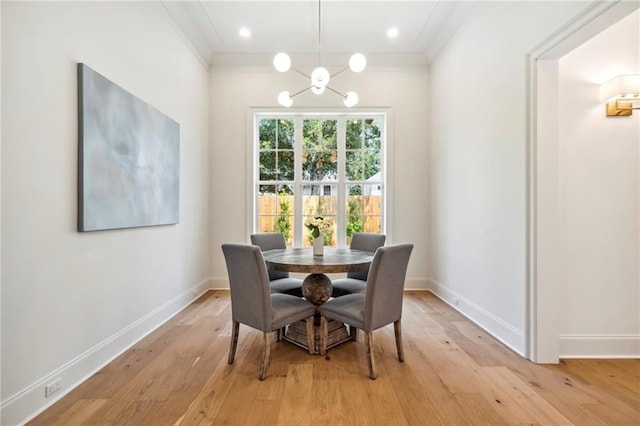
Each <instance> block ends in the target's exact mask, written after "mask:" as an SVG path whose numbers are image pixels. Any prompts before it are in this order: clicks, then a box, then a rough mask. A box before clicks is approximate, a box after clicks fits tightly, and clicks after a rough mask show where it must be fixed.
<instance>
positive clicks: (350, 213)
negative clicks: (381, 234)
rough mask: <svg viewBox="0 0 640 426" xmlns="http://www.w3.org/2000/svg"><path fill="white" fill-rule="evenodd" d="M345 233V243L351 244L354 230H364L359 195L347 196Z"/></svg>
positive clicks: (360, 197)
mask: <svg viewBox="0 0 640 426" xmlns="http://www.w3.org/2000/svg"><path fill="white" fill-rule="evenodd" d="M346 213H347V217H346V221H345V222H346V223H345V228H346V235H347V245H349V244H351V237H352V236H353V234H354V233H356V232H363V231H364V226H363V225H364V222H363V217H362V214H363V206H362V196H361V195H350V196H348V197H347V209H346Z"/></svg>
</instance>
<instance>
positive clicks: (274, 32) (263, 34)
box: [162, 0, 473, 66]
mask: <svg viewBox="0 0 640 426" xmlns="http://www.w3.org/2000/svg"><path fill="white" fill-rule="evenodd" d="M162 4H163V6H164V7H165V9H166V10H167V11H168V12H169V14H170V15H171V17H172V19H173V20H174V21H175V23H176V24H177V26H178V27H179V28H180V30H181V31H182V32H183V33H184V34H185V36H186V38H187V39H188V40H189V41H190V43H191V44H192V46H193V47H194V49H195V50H196V52H197V53H198V54H199V55H200V57H201V58H202V60H203V61H204V62H205V63H207V64H208V65H213V66H215V65H228V64H245V65H246V64H252V65H260V64H263V62H266V64H263V65H270V60H269V59H268V56H273V55H274V54H275V53H277V52H279V51H285V52H287V53H289V54H290V55H291V56H292V58H293V59H294V61H296V60H298V62H300V61H302V62H304V61H310V60H311V59H310V58H314V59H315V58H317V53H318V41H319V35H320V41H321V43H320V52H321V54H322V55H323V62H325V61H328V62H330V61H331V59H327V58H332V57H334V58H336V61H341V62H342V61H343V57H344V56H348V55H350V54H351V53H355V52H361V53H364V54H365V55H366V56H367V58H368V60H369V63H370V64H373V65H403V64H411V65H415V64H428V63H430V62H431V61H432V60H433V59H434V58H435V56H436V55H437V54H438V53H439V52H440V50H441V49H442V48H443V47H444V45H445V44H446V43H447V41H448V40H449V39H450V38H451V37H452V36H453V34H454V33H455V31H456V30H457V28H458V27H459V26H460V25H461V24H462V21H463V20H464V18H465V17H466V15H467V14H468V12H469V10H470V9H471V7H473V1H466V2H461V1H452V0H430V1H429V0H410V1H402V0H396V1H388V0H387V1H380V0H379V1H375V0H374V1H371V0H369V1H366V0H350V1H345V0H322V1H321V3H320V21H321V25H320V29H321V31H320V34H318V11H319V8H318V5H319V4H318V1H317V0H284V1H267V0H263V1H256V0H254V1H248V0H201V1H163V2H162ZM241 27H246V28H248V29H249V30H250V31H251V33H252V35H251V37H250V38H248V39H243V38H242V37H240V35H239V34H238V32H239V30H240V28H241ZM390 27H396V28H397V29H398V31H399V35H398V36H397V37H396V38H395V39H389V38H388V37H387V35H386V32H387V30H388V29H389V28H390ZM296 56H297V57H296Z"/></svg>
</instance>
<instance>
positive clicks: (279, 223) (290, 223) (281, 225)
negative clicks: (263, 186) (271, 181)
mask: <svg viewBox="0 0 640 426" xmlns="http://www.w3.org/2000/svg"><path fill="white" fill-rule="evenodd" d="M287 189H288V191H287V190H284V189H283V190H281V191H280V192H279V193H278V206H277V209H278V214H277V217H276V220H275V224H274V228H273V232H280V233H281V234H282V235H284V239H285V241H286V242H287V245H289V246H291V245H293V232H294V207H293V206H294V200H293V192H292V191H291V188H289V187H287Z"/></svg>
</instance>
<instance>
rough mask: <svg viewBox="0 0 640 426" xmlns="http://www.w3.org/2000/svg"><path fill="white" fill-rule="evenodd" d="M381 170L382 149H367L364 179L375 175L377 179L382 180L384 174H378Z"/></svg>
mask: <svg viewBox="0 0 640 426" xmlns="http://www.w3.org/2000/svg"><path fill="white" fill-rule="evenodd" d="M379 172H380V151H373V150H367V151H365V152H364V179H365V180H367V179H370V178H372V177H374V176H375V179H376V180H381V179H382V176H376V175H377V174H378V173H379Z"/></svg>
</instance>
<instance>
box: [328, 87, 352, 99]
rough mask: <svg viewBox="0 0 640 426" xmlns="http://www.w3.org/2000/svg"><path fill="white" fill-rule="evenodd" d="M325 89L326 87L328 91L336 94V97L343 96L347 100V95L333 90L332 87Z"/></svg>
mask: <svg viewBox="0 0 640 426" xmlns="http://www.w3.org/2000/svg"><path fill="white" fill-rule="evenodd" d="M325 87H326V88H327V89H329V90H331V91H332V92H333V93H335V94H336V95H338V96H342V97H343V98H346V97H347V95H345V94H344V93H340V92H338V91H337V90H335V89H332V88H331V87H329V86H325Z"/></svg>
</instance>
